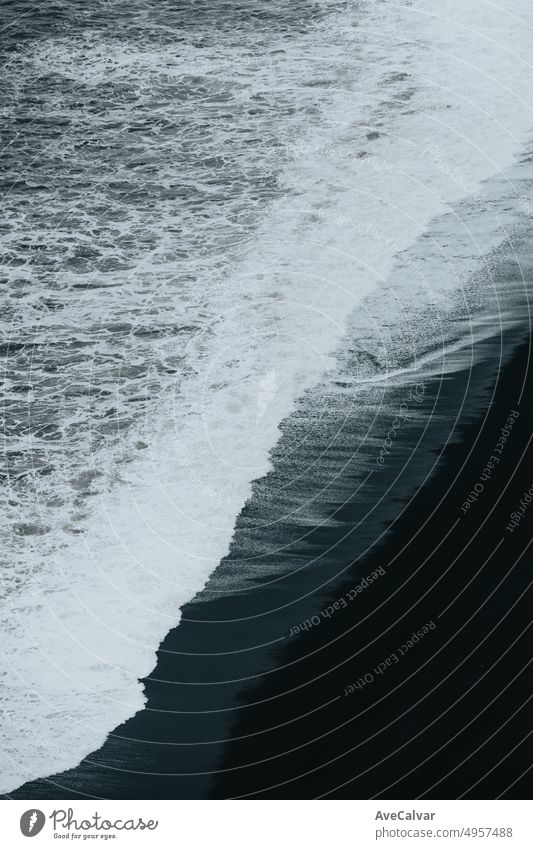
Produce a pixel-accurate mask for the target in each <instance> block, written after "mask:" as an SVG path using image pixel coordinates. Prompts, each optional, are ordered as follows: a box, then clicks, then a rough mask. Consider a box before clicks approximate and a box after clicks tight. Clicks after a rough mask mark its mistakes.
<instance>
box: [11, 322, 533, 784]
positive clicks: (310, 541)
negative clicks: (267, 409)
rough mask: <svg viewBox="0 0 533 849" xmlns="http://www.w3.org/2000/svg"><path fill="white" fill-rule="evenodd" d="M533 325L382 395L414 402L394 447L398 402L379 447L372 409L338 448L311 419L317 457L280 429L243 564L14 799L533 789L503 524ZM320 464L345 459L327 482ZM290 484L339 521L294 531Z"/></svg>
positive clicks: (523, 413)
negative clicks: (467, 364) (132, 705)
mask: <svg viewBox="0 0 533 849" xmlns="http://www.w3.org/2000/svg"><path fill="white" fill-rule="evenodd" d="M526 327H527V321H525V322H523V324H522V329H519V328H515V329H514V330H513V331H507V332H506V333H504V334H503V335H502V336H501V337H500V338H492V339H490V340H488V341H485V342H476V344H475V346H474V348H475V353H476V356H477V357H478V358H480V361H479V362H478V363H477V364H476V365H474V366H473V367H472V368H462V369H459V370H456V371H454V370H451V371H450V372H449V373H443V374H441V376H440V377H439V378H438V379H434V380H430V379H424V381H423V382H422V383H421V382H420V381H418V382H416V383H415V382H413V383H412V384H411V385H410V386H406V385H403V386H402V387H398V388H397V389H390V388H389V389H388V390H387V398H388V404H389V406H388V408H387V409H391V410H394V409H396V410H400V409H403V410H404V411H405V410H407V409H409V410H410V412H411V413H412V415H411V416H410V417H409V416H406V417H405V418H404V420H402V426H401V429H400V430H399V431H398V433H397V438H395V441H394V443H393V444H392V445H391V446H390V451H389V453H388V454H386V455H383V454H381V455H380V450H381V448H380V446H381V447H382V446H383V445H384V444H385V443H384V439H385V438H386V435H387V432H389V428H390V426H391V424H390V423H391V421H393V420H394V418H395V416H394V415H393V416H392V418H391V416H390V415H389V414H388V413H383V415H382V419H383V420H382V421H379V422H377V423H376V420H375V418H374V419H373V436H372V439H370V438H368V439H367V440H366V441H365V439H363V438H362V435H361V428H364V427H365V426H366V425H365V421H364V420H365V415H363V414H362V408H361V406H359V407H358V408H357V411H356V414H353V415H352V417H350V415H346V417H345V419H344V424H343V429H342V434H341V436H339V440H338V442H337V443H336V444H334V443H332V442H331V441H330V443H329V444H328V450H327V452H326V451H321V450H319V443H320V440H319V439H318V436H317V433H318V431H319V430H320V429H322V431H323V432H325V431H327V416H326V418H324V417H323V416H322V417H319V420H320V424H317V428H318V430H317V433H315V434H314V435H313V438H312V439H310V441H309V446H308V448H309V450H308V457H307V460H308V461H309V462H305V451H304V450H303V448H302V446H300V451H299V455H298V459H297V460H296V459H295V457H294V455H291V452H290V450H287V445H286V444H285V443H286V442H287V439H288V437H287V435H286V434H284V437H283V438H282V440H281V443H280V446H279V447H278V449H277V451H276V455H275V457H274V469H273V471H272V473H271V474H270V475H268V476H267V478H266V479H265V480H264V481H263V482H258V485H257V487H256V490H255V492H254V496H253V498H252V499H251V501H250V502H249V504H248V505H247V507H246V509H245V510H244V511H243V513H242V514H241V516H240V518H239V521H238V524H237V529H236V533H235V538H234V543H233V546H232V550H231V552H230V555H229V557H228V558H226V561H224V562H223V563H222V564H221V566H220V568H219V570H218V571H217V573H216V574H215V575H214V576H213V578H212V580H211V582H210V584H209V585H208V587H207V588H206V590H205V591H204V592H203V593H202V595H201V596H200V598H199V599H198V600H196V601H195V602H194V603H191V604H189V605H187V606H186V608H185V609H184V611H183V620H182V622H181V624H180V625H179V627H178V628H176V629H174V630H173V631H171V632H170V633H169V635H168V636H167V638H166V640H165V641H164V643H163V644H162V646H161V647H160V650H159V652H158V664H157V667H156V668H155V670H154V672H153V674H152V675H151V676H150V677H149V678H148V679H147V680H146V681H145V682H144V684H145V691H146V696H147V700H148V701H147V706H146V709H145V710H143V711H141V712H139V713H138V714H137V715H136V716H135V717H133V718H132V719H131V720H130V721H129V722H126V723H125V724H124V725H122V726H121V727H120V728H118V729H116V730H115V732H114V733H113V734H112V735H111V736H110V738H109V739H108V741H107V742H106V744H105V745H104V746H103V747H102V748H101V749H100V750H99V751H97V752H96V753H93V754H92V755H90V756H89V757H87V758H86V759H85V760H84V761H83V762H82V763H81V764H80V765H79V766H78V767H77V768H75V769H72V770H69V771H68V772H65V773H62V774H60V775H56V776H52V777H50V778H48V779H42V780H38V781H34V782H31V783H28V784H26V785H24V786H23V787H21V788H20V789H19V790H18V791H16V792H15V793H12V794H9V797H10V798H32V799H37V798H41V799H44V798H84V797H87V796H89V797H97V798H204V797H206V796H207V797H212V798H228V797H241V796H246V797H249V796H251V797H280V798H314V797H321V796H329V797H337V798H371V797H384V798H418V797H423V798H457V797H463V796H464V797H467V798H487V797H489V798H492V797H496V796H500V795H502V796H503V797H506V798H522V797H528V796H530V795H531V780H532V779H531V773H530V772H529V767H530V764H531V739H530V736H529V735H530V730H529V726H530V721H529V717H530V703H529V699H530V695H531V686H530V680H531V678H530V663H531V660H532V657H533V652H532V649H531V645H532V644H531V634H530V630H529V626H530V619H531V614H530V611H531V604H532V596H533V592H532V590H531V586H530V585H531V580H532V578H531V568H530V562H531V559H530V553H529V545H530V542H531V532H530V516H529V515H528V511H527V506H526V509H525V511H524V516H523V518H522V519H521V521H520V522H519V524H518V525H517V526H516V527H513V528H512V529H506V526H508V524H509V522H511V521H512V520H511V515H512V514H513V513H514V514H516V512H517V510H520V509H521V507H520V500H521V499H523V498H524V493H526V492H527V491H528V490H529V489H530V487H531V486H532V483H533V480H532V476H533V473H532V471H531V469H532V468H533V463H532V462H531V458H532V456H533V453H532V449H531V445H530V442H531V427H530V416H529V410H530V409H531V403H532V401H533V382H532V380H531V373H530V369H529V361H530V344H531V340H530V338H529V336H528V333H527V329H526ZM448 359H449V358H448ZM452 359H453V358H452ZM417 387H418V388H417ZM391 394H392V396H394V394H396V398H395V399H394V398H392V399H391ZM402 404H403V405H404V406H403V408H402ZM369 410H370V408H369ZM367 412H368V415H369V416H371V411H367ZM325 422H326V423H325ZM502 428H503V429H504V430H503V431H502ZM379 434H381V436H379ZM505 434H506V436H505V439H504V440H502V439H501V437H502V436H503V435H505ZM380 438H381V443H380V441H379V440H380ZM289 441H290V440H289ZM446 443H447V444H446ZM353 445H357V446H358V449H357V452H356V453H355V454H354V450H353ZM317 446H318V447H317ZM350 446H351V447H350ZM342 449H343V450H344V454H343V450H342ZM313 452H314V454H313ZM380 456H381V457H384V458H385V460H384V462H383V463H381V462H379V461H377V458H378V457H380ZM310 457H314V459H313V462H310V460H309V458H310ZM317 457H321V458H322V463H323V464H326V463H327V461H329V462H330V463H331V459H332V457H337V460H338V469H339V470H342V474H337V473H335V474H334V473H333V469H332V467H331V464H330V465H329V466H328V469H327V478H328V481H329V486H328V487H327V488H325V489H324V488H323V487H322V486H321V484H320V481H321V476H320V463H319V462H317ZM491 458H492V461H491ZM495 458H496V459H495ZM298 463H299V466H298ZM489 463H490V468H487V467H488V464H489ZM300 467H301V469H302V470H303V471H302V474H301V475H298V474H296V471H297V468H300ZM306 469H307V477H306V476H305V470H306ZM361 469H366V474H365V475H362V472H361ZM288 470H289V471H288ZM356 472H357V474H356ZM284 475H285V476H287V475H288V477H287V478H286V484H287V486H286V489H285V498H284V499H283V498H282V497H281V496H282V494H283V492H284V490H283V485H282V484H283V476H284ZM289 478H290V485H292V486H294V487H295V488H296V490H298V491H299V492H300V493H301V491H302V488H305V491H306V493H307V494H308V496H309V498H314V497H315V495H316V493H320V504H321V505H322V506H323V507H324V505H327V507H328V510H329V515H330V517H332V516H334V518H335V520H334V521H332V520H330V521H326V522H324V523H323V525H322V527H317V528H309V530H308V532H307V533H305V534H302V527H301V523H300V524H297V523H296V522H295V521H294V522H291V518H290V509H288V503H289V501H290V499H289V497H288V495H287V492H288V491H289V489H290V485H289ZM361 481H363V484H362V483H361ZM480 484H482V486H480ZM273 492H274V493H275V492H277V493H278V501H279V502H280V505H281V506H280V507H279V509H280V510H283V512H284V516H285V520H284V521H281V520H278V521H277V522H276V526H275V530H274V532H275V535H276V540H275V542H276V544H275V546H274V547H273V550H270V551H269V550H268V546H269V545H270V546H271V549H272V533H273V531H272V529H271V528H269V527H268V522H267V527H266V528H265V527H264V524H265V522H264V519H265V516H268V510H267V507H266V506H265V505H267V504H268V503H269V501H272V493H273ZM313 493H314V494H313ZM471 493H474V495H471V496H470V502H469V503H468V507H467V506H466V503H467V500H468V498H469V494H471ZM383 496H385V497H383ZM528 498H529V496H528ZM524 503H525V502H523V504H524ZM376 505H377V506H376ZM257 516H261V517H263V521H262V522H259V521H256V519H257ZM515 518H516V515H515ZM261 540H263V544H262V545H263V547H261ZM280 561H283V562H287V561H290V562H291V563H292V564H293V569H292V571H289V572H287V571H286V570H285V571H284V570H283V569H282V568H281V566H280V565H279V563H280ZM265 564H267V565H269V567H270V574H269V576H267V575H265V574H264V573H265ZM258 565H259V566H261V567H262V572H263V575H262V577H261V578H258V579H256V580H254V579H250V580H249V581H248V582H247V586H244V587H242V588H241V589H240V590H239V589H237V588H236V585H235V582H234V580H233V577H232V576H234V575H235V573H239V574H242V573H243V572H244V573H247V574H250V573H252V574H253V571H254V568H256V567H257V566H258ZM232 581H233V583H232ZM413 634H414V635H415V636H413Z"/></svg>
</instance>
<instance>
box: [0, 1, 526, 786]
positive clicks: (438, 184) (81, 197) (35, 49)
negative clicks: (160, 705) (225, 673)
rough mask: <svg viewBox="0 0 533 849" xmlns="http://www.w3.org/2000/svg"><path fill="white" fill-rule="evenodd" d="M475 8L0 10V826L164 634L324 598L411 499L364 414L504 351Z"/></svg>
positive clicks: (502, 254)
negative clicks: (330, 544) (275, 593)
mask: <svg viewBox="0 0 533 849" xmlns="http://www.w3.org/2000/svg"><path fill="white" fill-rule="evenodd" d="M508 5H509V7H510V8H509V9H508V10H506V11H505V12H501V11H498V10H497V9H495V8H493V7H491V10H490V12H487V9H486V7H485V5H484V4H483V3H481V0H473V2H471V3H470V4H469V5H468V8H466V9H462V8H457V4H454V3H453V2H451V0H449V2H445V3H440V4H438V5H437V4H435V3H432V2H430V0H428V2H420V3H418V4H413V5H406V6H404V5H402V4H400V3H397V2H396V0H385V2H383V3H379V4H370V3H365V2H361V3H355V2H354V3H348V4H346V3H345V2H343V3H337V2H328V0H324V2H320V3H306V2H294V3H291V4H284V3H280V2H277V0H275V2H270V3H265V2H241V3H237V2H236V3H234V2H220V3H215V2H212V0H210V1H209V2H208V0H206V2H199V3H197V2H185V3H170V2H159V3H155V2H146V0H143V2H137V0H134V2H129V3H121V2H114V1H113V0H108V1H107V0H106V2H94V3H91V4H90V6H87V4H82V3H76V2H69V3H50V4H45V5H44V6H40V7H38V8H34V7H33V6H31V5H30V4H29V3H20V2H16V3H9V4H5V5H4V7H3V8H2V12H3V13H4V14H3V19H2V29H1V30H0V51H1V54H2V56H1V61H2V87H1V91H0V110H1V115H2V122H1V145H2V148H1V149H2V158H1V163H0V167H1V177H0V179H1V184H2V211H3V215H2V221H1V223H0V236H1V241H2V253H1V265H2V268H1V270H0V276H1V281H2V292H3V293H4V299H3V309H2V313H1V333H2V335H1V338H0V353H1V356H2V363H3V365H4V368H3V373H2V379H3V388H4V393H3V408H2V422H3V429H2V432H3V437H4V450H3V463H2V469H1V473H2V479H3V484H2V489H1V491H0V499H1V502H2V505H1V506H2V526H3V527H2V533H3V546H2V560H3V565H2V579H1V584H0V590H1V595H2V607H1V609H0V632H1V642H2V651H3V656H2V666H1V668H0V688H1V689H0V719H1V726H0V743H1V745H0V752H1V753H0V765H1V776H2V779H1V783H0V789H1V790H2V792H10V791H13V790H15V789H16V788H17V787H19V786H20V785H22V784H23V783H24V782H25V781H27V780H29V779H32V778H42V777H46V776H50V775H54V774H56V773H58V772H60V771H61V770H67V769H70V768H72V767H75V766H76V765H77V764H78V763H79V762H80V761H81V760H82V759H83V758H84V757H85V756H87V755H88V754H89V753H91V752H93V751H95V750H97V749H99V747H100V746H101V745H102V744H104V743H105V741H106V739H107V737H108V735H109V734H110V733H111V732H112V731H113V729H115V728H117V726H120V724H121V723H123V722H124V721H126V720H128V719H130V718H131V717H132V716H134V715H135V714H136V713H137V712H139V711H140V712H142V711H143V707H144V705H145V703H146V694H145V688H144V686H143V684H142V683H140V679H145V678H147V676H149V675H150V673H151V671H152V670H153V668H154V666H155V664H156V651H157V649H158V647H159V646H160V644H161V642H162V640H164V638H165V636H166V635H167V634H168V633H169V632H171V630H172V629H173V628H175V627H176V626H178V631H179V629H180V627H181V626H179V625H178V623H179V620H180V610H181V609H182V608H183V606H184V605H185V604H190V603H191V602H192V601H193V600H195V601H194V605H193V607H194V608H195V610H201V609H202V606H203V603H204V602H205V605H208V604H209V603H211V602H213V600H218V601H220V600H224V599H226V600H227V601H226V603H228V604H231V605H233V606H234V607H235V606H238V604H239V599H240V598H242V597H244V595H245V594H249V593H250V592H252V591H253V589H254V587H256V586H257V584H258V582H260V583H261V585H262V586H265V582H266V585H268V584H269V583H272V584H276V583H279V582H281V584H282V585H283V581H285V580H286V579H287V581H288V583H289V585H290V588H291V589H290V591H289V593H288V595H286V596H284V600H283V601H282V605H286V604H292V603H293V602H294V598H296V597H298V598H300V596H301V597H303V596H305V595H306V594H310V593H314V592H315V591H318V589H317V588H319V587H322V588H324V587H327V585H328V582H329V581H331V580H333V579H335V580H336V579H337V577H338V574H339V573H340V572H342V570H343V569H344V568H345V565H346V564H345V563H344V565H343V564H342V563H339V564H337V565H336V564H335V558H333V559H330V562H328V565H327V568H326V567H324V570H323V572H322V573H320V565H321V564H322V561H323V560H324V559H327V558H325V553H324V552H325V549H324V546H325V545H326V542H327V538H328V537H327V534H328V529H334V530H335V531H336V530H337V529H338V528H339V527H341V528H342V527H343V526H344V524H346V527H347V529H349V532H350V533H351V530H352V529H353V528H354V527H357V528H358V529H360V530H358V540H359V542H358V544H359V545H361V546H363V545H367V544H368V545H372V544H373V543H374V542H375V540H376V538H377V537H379V536H380V535H381V534H383V533H384V531H385V529H386V527H387V523H390V522H392V521H393V519H394V517H395V515H396V511H397V509H399V505H400V504H401V503H402V498H406V497H409V496H410V493H411V492H412V488H413V486H414V481H415V479H416V476H415V477H414V478H412V479H411V478H409V476H408V478H409V479H408V481H407V482H406V483H405V484H402V485H401V486H400V485H399V484H398V485H397V484H396V473H395V476H393V477H392V478H390V477H389V475H390V474H391V473H392V469H393V468H396V467H393V466H392V465H387V464H386V463H384V464H379V463H378V462H377V457H379V456H380V450H381V449H382V448H383V444H384V439H386V438H387V433H388V430H389V428H388V423H389V422H390V420H391V419H392V420H394V416H395V415H396V410H397V407H398V404H400V405H401V404H402V403H403V402H402V399H403V398H404V397H406V396H408V395H409V393H410V392H411V393H412V391H413V387H416V386H420V387H425V386H428V387H429V385H430V384H431V385H432V386H434V385H435V383H439V381H446V380H448V379H450V380H451V379H452V378H451V375H454V374H456V373H462V374H463V373H468V372H469V369H470V368H471V367H472V366H474V365H477V364H479V363H482V362H484V361H485V360H486V361H490V362H491V363H493V364H494V362H495V361H494V356H495V353H494V352H495V350H497V348H496V349H495V347H494V346H495V345H496V346H497V344H498V340H499V339H500V337H501V335H502V334H504V335H505V338H506V339H507V338H511V337H512V338H513V339H514V338H515V337H514V336H513V334H514V333H518V332H519V329H520V328H521V327H524V326H525V324H526V323H527V314H526V313H527V303H528V301H527V285H525V284H526V283H527V280H526V281H525V278H524V276H523V274H521V273H519V271H517V270H516V268H517V265H516V263H517V256H518V257H519V263H518V269H523V268H527V257H528V255H529V254H528V231H529V224H530V216H531V206H530V199H531V178H532V176H533V175H532V173H531V162H530V151H531V138H532V137H531V127H532V126H533V117H532V115H531V108H532V103H531V91H533V88H532V86H531V82H532V80H531V69H530V68H529V65H528V64H527V61H528V57H529V56H530V48H531V37H530V34H529V31H528V29H527V27H524V26H521V25H520V15H523V14H524V13H525V12H527V4H526V3H525V2H524V0H509V4H508ZM481 6H483V11H484V13H485V14H484V15H483V16H480V14H479V10H480V7H481ZM511 7H512V8H511ZM511 13H512V14H511ZM495 36H497V37H495ZM510 52H512V56H513V61H512V62H510V61H509V55H510ZM510 268H511V269H512V271H509V269H510ZM509 334H510V335H509ZM448 376H450V377H448ZM424 393H425V390H423V394H424ZM428 393H429V390H428ZM429 397H430V396H429V394H428V396H427V397H426V395H425V394H424V403H423V404H422V405H419V404H418V403H415V402H413V403H412V404H410V405H409V408H408V410H407V413H406V416H407V419H408V421H409V423H410V424H409V427H408V428H407V427H406V433H407V431H408V430H409V433H410V434H412V433H413V432H414V431H413V430H412V428H413V427H414V428H415V430H416V428H417V427H421V428H422V429H424V427H425V426H426V424H427V422H428V421H429V420H431V421H432V422H433V427H434V426H435V417H434V414H433V413H432V408H431V405H429V406H428V404H429V401H428V398H429ZM438 421H439V420H438V419H437V423H438ZM450 431H453V422H451V421H446V422H445V423H444V425H443V426H442V427H441V428H439V427H436V428H435V427H434V430H432V431H431V432H432V435H433V443H432V446H430V447H432V448H438V447H439V440H440V441H441V442H442V443H445V442H446V440H447V438H448V437H449V434H450ZM397 445H398V454H397V456H396V461H397V459H398V456H400V455H402V452H404V454H405V458H406V461H407V459H408V457H409V456H411V454H412V453H413V451H414V450H415V447H416V443H413V441H412V439H411V437H409V439H407V437H406V438H405V441H403V442H402V440H400V441H399V442H398V443H397ZM414 446H415V447H414ZM381 456H383V455H381ZM418 456H419V458H420V465H419V467H417V468H418V469H419V471H420V469H424V470H425V471H424V474H430V473H431V470H432V468H433V455H431V452H430V450H429V448H428V453H427V455H426V454H423V453H420V452H419V454H418ZM396 461H395V462H396ZM381 465H383V467H385V468H381ZM359 491H361V502H360V503H361V507H360V508H354V510H355V513H353V512H350V514H349V517H346V516H344V514H343V512H342V505H343V504H344V503H345V502H350V503H351V504H357V503H359V502H358V496H357V493H358V492H359ZM358 509H360V510H361V512H360V513H357V510H358ZM347 533H348V530H347ZM235 552H237V554H235ZM221 562H222V566H221V568H218V569H217V567H218V566H219V564H220V563H221ZM310 564H312V575H313V577H312V579H311V580H310V579H309V578H308V577H306V576H307V573H308V572H309V569H308V567H309V565H310ZM210 578H211V580H210V582H209V583H208V584H207V587H206V583H207V582H208V581H209V579H210ZM261 598H262V596H261ZM261 604H262V602H261ZM268 604H270V602H269V601H268V598H267V608H266V610H264V611H262V612H261V613H260V614H257V615H260V616H263V617H265V616H266V617H267V618H269V622H270V625H269V628H270V627H271V625H274V626H275V627H274V632H275V629H276V627H277V619H276V617H275V616H274V618H271V615H270V608H269V607H268ZM304 607H305V605H304ZM302 609H303V608H302ZM247 615H248V614H247ZM254 615H256V614H254ZM254 621H255V620H254ZM286 625H287V622H286V621H285V620H283V629H286ZM259 630H260V633H261V634H263V637H261V639H263V638H264V639H265V640H267V639H268V641H270V642H272V643H276V641H280V642H281V641H282V640H284V639H285V631H284V632H283V633H284V636H283V637H281V636H275V633H274V634H270V635H269V636H268V637H267V636H265V633H264V632H263V628H260V629H259ZM267 630H268V629H267ZM237 634H238V639H237V641H236V644H237V645H238V646H239V648H236V649H235V651H237V650H242V646H243V645H245V644H246V645H247V641H248V640H249V641H250V645H252V646H253V645H255V644H256V642H257V634H256V633H255V631H254V629H253V626H250V627H248V625H247V626H246V629H244V630H242V629H241V630H239V631H238V632H237ZM234 636H235V635H234ZM202 639H203V638H202ZM228 639H229V638H228ZM231 639H234V637H232V638H231ZM252 667H253V663H252ZM261 671H264V668H263V666H261V664H259V667H258V668H257V669H255V671H252V672H251V673H250V674H252V675H256V674H259V673H260V672H261ZM202 674H203V673H202ZM209 674H211V673H209ZM214 674H216V672H215V673H214ZM178 676H179V670H178ZM187 698H189V697H187ZM230 698H231V699H233V698H234V692H233V691H232V694H231V697H230ZM189 709H190V708H187V710H189ZM165 710H167V708H165ZM176 710H177V711H178V714H177V716H178V719H177V720H176V721H177V722H179V710H180V707H179V705H178V706H177V707H176ZM191 710H192V711H193V712H194V708H192V709H191ZM139 715H140V714H139ZM185 727H187V726H186V724H184V728H185ZM228 728H229V724H228ZM204 731H205V729H204V730H202V732H201V733H202V734H203V733H204ZM184 733H185V732H184ZM191 733H193V732H191ZM228 733H229V732H228ZM133 754H134V757H138V758H141V755H140V754H139V753H137V754H136V753H135V752H134V753H133ZM120 757H122V755H120ZM141 767H142V765H141ZM130 768H131V767H130V766H128V769H130ZM209 769H211V766H210V767H209ZM194 771H198V770H197V769H196V768H195V769H194ZM141 772H142V768H141ZM93 791H94V787H92V789H91V790H90V791H89V790H88V792H90V793H91V795H99V794H98V793H94V792H93ZM204 791H205V788H203V790H202V792H204ZM109 792H110V793H111V791H109ZM199 792H200V791H199ZM205 792H207V791H205ZM103 795H105V793H104V794H103ZM140 795H142V792H140ZM160 795H161V794H160Z"/></svg>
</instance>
